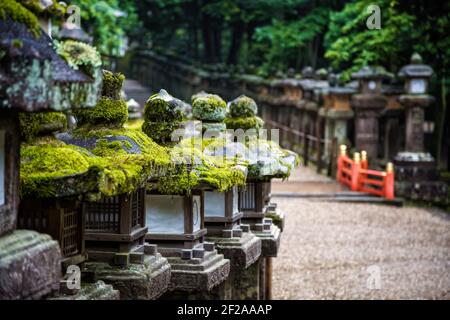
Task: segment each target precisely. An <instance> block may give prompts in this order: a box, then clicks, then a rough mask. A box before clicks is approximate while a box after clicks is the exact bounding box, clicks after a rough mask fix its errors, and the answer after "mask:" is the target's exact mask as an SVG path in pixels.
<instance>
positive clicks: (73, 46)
mask: <svg viewBox="0 0 450 320" xmlns="http://www.w3.org/2000/svg"><path fill="white" fill-rule="evenodd" d="M54 46H55V50H56V52H57V53H58V54H59V55H60V56H61V57H62V58H64V60H65V61H66V62H67V64H68V65H69V66H70V67H71V68H72V69H74V70H81V71H83V72H85V73H87V74H88V75H90V76H91V77H94V75H95V70H96V69H98V68H100V66H101V65H102V60H101V57H100V53H99V52H98V51H97V49H96V48H95V47H92V46H91V45H89V44H87V43H83V42H78V41H74V40H66V41H54ZM122 81H123V80H122ZM119 90H120V88H119Z"/></svg>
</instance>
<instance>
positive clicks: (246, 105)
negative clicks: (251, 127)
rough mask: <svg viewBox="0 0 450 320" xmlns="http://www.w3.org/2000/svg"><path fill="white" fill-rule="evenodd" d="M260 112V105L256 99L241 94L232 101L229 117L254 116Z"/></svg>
mask: <svg viewBox="0 0 450 320" xmlns="http://www.w3.org/2000/svg"><path fill="white" fill-rule="evenodd" d="M257 112H258V106H257V105H256V102H255V100H253V99H252V98H250V97H247V96H245V95H242V96H239V97H238V98H236V99H234V100H233V101H231V102H230V110H229V115H228V117H230V118H247V117H254V116H256V113H257Z"/></svg>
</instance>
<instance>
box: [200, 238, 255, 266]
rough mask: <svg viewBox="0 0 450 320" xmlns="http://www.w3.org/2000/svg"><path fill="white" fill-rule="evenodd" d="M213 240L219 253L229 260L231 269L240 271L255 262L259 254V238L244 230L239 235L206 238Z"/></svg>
mask: <svg viewBox="0 0 450 320" xmlns="http://www.w3.org/2000/svg"><path fill="white" fill-rule="evenodd" d="M207 240H208V241H210V242H214V243H215V245H216V248H217V250H218V251H219V253H221V254H223V255H224V257H225V258H226V259H229V260H230V264H231V266H230V267H231V271H232V272H234V271H242V270H243V269H246V268H248V267H249V266H250V265H252V264H253V263H255V262H256V261H257V260H258V258H259V256H260V255H261V240H260V239H259V238H258V237H256V236H255V235H254V234H252V233H248V232H244V233H243V234H242V236H241V237H233V238H218V237H211V238H207Z"/></svg>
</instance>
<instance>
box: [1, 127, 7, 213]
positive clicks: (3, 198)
mask: <svg viewBox="0 0 450 320" xmlns="http://www.w3.org/2000/svg"><path fill="white" fill-rule="evenodd" d="M5 152H6V151H5V131H0V206H1V205H4V204H5V175H6V173H5V170H6V168H5Z"/></svg>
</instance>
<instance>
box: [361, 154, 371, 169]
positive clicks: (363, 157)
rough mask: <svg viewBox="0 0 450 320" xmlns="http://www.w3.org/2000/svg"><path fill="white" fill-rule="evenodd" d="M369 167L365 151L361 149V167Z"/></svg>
mask: <svg viewBox="0 0 450 320" xmlns="http://www.w3.org/2000/svg"><path fill="white" fill-rule="evenodd" d="M368 168H369V161H368V160H367V152H366V151H364V150H363V151H361V169H365V170H367V169H368Z"/></svg>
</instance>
